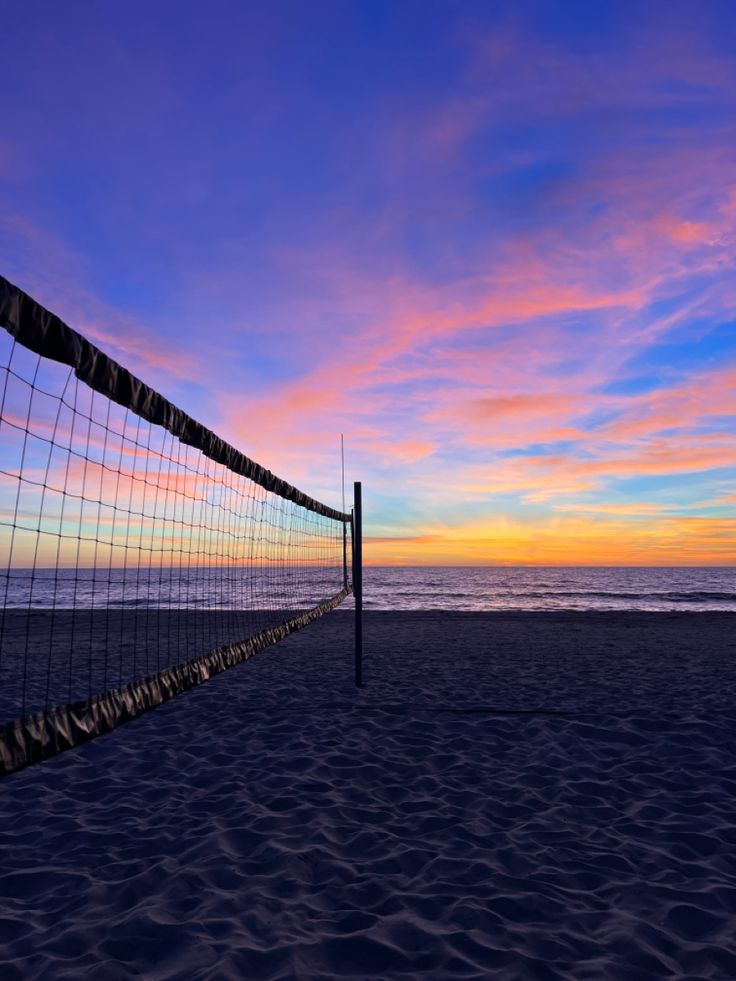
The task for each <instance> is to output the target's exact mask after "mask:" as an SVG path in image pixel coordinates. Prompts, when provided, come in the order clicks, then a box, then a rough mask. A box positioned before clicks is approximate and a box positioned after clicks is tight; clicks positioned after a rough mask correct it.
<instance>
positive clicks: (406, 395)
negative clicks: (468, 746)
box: [0, 0, 736, 565]
mask: <svg viewBox="0 0 736 981" xmlns="http://www.w3.org/2000/svg"><path fill="white" fill-rule="evenodd" d="M2 17H3V37H4V43H3V67H2V90H1V91H2V97H1V102H0V104H1V106H2V120H3V125H2V128H1V129H0V272H2V273H3V274H4V275H5V276H7V277H8V278H9V279H10V280H12V281H13V282H15V283H16V284H17V285H18V286H20V287H21V288H23V289H25V290H27V291H28V292H30V293H31V294H32V295H33V296H34V297H36V298H37V299H38V300H39V301H41V302H42V303H43V304H44V305H46V306H47V307H49V308H50V309H52V310H53V311H54V312H56V313H58V314H59V315H60V316H62V317H63V318H64V319H65V320H67V322H68V323H69V324H70V325H71V326H73V327H75V328H76V329H78V330H80V331H82V332H83V333H85V334H87V335H88V336H89V337H90V338H91V339H93V340H94V341H95V342H96V343H97V344H99V346H101V347H102V348H103V349H104V350H106V351H108V352H109V353H110V354H111V355H112V356H113V357H115V358H116V359H118V360H120V361H122V362H123V363H124V364H126V366H128V367H129V368H130V369H131V370H133V371H134V372H135V373H136V374H138V375H140V376H141V377H142V378H143V379H144V380H145V381H147V382H148V383H149V384H150V385H152V386H153V387H154V388H157V389H158V390H159V391H161V392H163V393H164V394H165V395H167V396H168V397H170V398H171V399H173V400H174V401H176V402H177V403H178V404H179V405H181V407H182V408H184V409H186V410H187V411H188V412H189V413H190V414H192V415H193V416H195V417H196V418H198V419H199V420H200V421H202V422H203V423H205V424H206V425H208V426H210V427H211V428H213V429H215V430H216V431H217V432H218V433H220V434H221V435H222V436H224V437H225V438H226V439H228V440H230V441H231V442H233V443H234V444H235V445H237V446H238V447H239V448H240V449H242V450H243V451H244V452H245V453H247V454H249V455H250V456H252V457H254V458H255V459H257V460H258V461H259V462H260V463H262V464H263V465H264V466H266V467H268V468H269V469H271V470H273V471H275V472H276V473H278V474H279V475H280V476H283V477H285V478H286V479H287V480H290V481H291V482H292V483H295V484H297V485H298V486H299V487H301V488H302V489H304V490H305V491H307V492H308V493H310V494H312V495H313V496H315V497H318V498H320V499H322V500H324V501H325V502H327V503H328V504H332V505H336V506H338V507H339V506H340V433H341V432H343V433H344V434H345V441H346V455H347V478H348V481H352V480H354V479H361V480H363V482H364V496H365V504H366V535H367V539H368V540H367V546H366V557H367V559H368V560H369V561H371V562H374V563H408V564H414V563H441V564H445V563H448V564H478V563H482V564H494V563H513V564H516V563H519V564H521V563H533V564H558V563H563V564H567V563H580V564H604V565H605V564H612V565H618V564H624V565H626V564H645V565H658V564H664V565H678V564H679V565H695V564H706V565H724V564H736V518H734V514H736V274H735V272H734V260H735V259H736V122H735V120H736V56H735V52H736V17H734V7H733V3H732V2H731V0H728V2H724V3H719V2H713V0H697V2H687V3H678V2H676V0H669V2H667V3H662V4H660V3H657V2H655V0H652V2H636V3H627V2H624V0H616V2H612V3H605V2H595V3H591V2H589V0H585V2H580V3H577V2H573V0H564V2H563V0H557V2H534V0H526V2H519V0H515V2H500V0H499V2H488V0H484V2H482V3H474V2H472V0H463V2H452V0H443V2H433V0H416V2H414V0H387V2H382V0H366V2H357V0H337V2H334V3H332V2H326V0H309V2H306V0H305V2H300V3H294V2H285V0H283V2H282V0H279V2H275V3H270V4H266V3H259V4H255V3H243V2H235V0H233V2H223V0H210V2H209V3H208V4H206V5H205V4H203V3H193V2H184V0H176V2H162V0H146V2H145V3H143V2H139V0H126V2H125V3H118V4H112V3H97V4H91V3H88V2H81V0H67V2H65V3H59V2H58V0H53V2H51V0H34V2H33V3H23V4H21V3H17V2H10V3H8V4H7V5H4V7H3V15H2Z"/></svg>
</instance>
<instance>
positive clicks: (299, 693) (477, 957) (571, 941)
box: [0, 611, 736, 981]
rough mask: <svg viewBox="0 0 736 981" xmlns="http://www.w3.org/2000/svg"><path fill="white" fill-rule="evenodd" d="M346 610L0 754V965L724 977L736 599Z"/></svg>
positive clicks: (734, 799)
mask: <svg viewBox="0 0 736 981" xmlns="http://www.w3.org/2000/svg"><path fill="white" fill-rule="evenodd" d="M351 629H352V618H351V616H350V615H349V614H347V613H344V612H340V611H338V612H336V613H333V614H331V615H330V616H328V617H325V618H324V619H323V620H321V621H319V622H318V623H316V624H314V625H312V626H311V627H309V628H308V629H307V630H305V631H303V632H302V633H300V634H297V635H294V636H293V637H290V638H288V639H287V640H286V641H284V642H282V643H281V644H279V645H278V646H276V647H274V648H272V649H270V650H268V651H265V652H262V653H261V654H259V655H257V656H256V657H255V658H253V659H252V660H250V661H248V662H246V663H245V664H243V665H241V666H239V667H238V668H235V669H233V670H232V671H229V672H227V673H226V674H224V675H222V676H220V677H218V678H216V679H214V680H213V681H211V682H209V683H208V684H206V685H204V686H202V687H201V688H199V689H196V690H194V691H192V692H189V693H187V694H186V695H183V696H180V697H179V698H177V699H175V700H174V701H172V702H170V703H168V704H166V705H164V706H162V707H161V708H159V709H157V710H155V711H154V712H151V713H149V714H148V715H146V716H143V717H141V718H140V719H138V720H136V721H135V722H132V723H130V724H128V725H126V726H124V727H122V728H121V729H119V730H117V731H115V732H113V733H111V734H109V735H107V736H104V737H102V738H101V739H98V740H96V741H94V742H92V743H89V744H86V745H85V746H83V747H80V748H79V749H76V750H73V751H71V752H69V753H66V754H63V755H62V756H59V757H57V758H55V759H53V760H50V761H48V762H46V763H44V764H41V765H39V766H35V767H31V768H29V769H28V770H25V771H23V772H21V773H18V774H15V775H12V776H10V777H8V778H6V779H5V780H4V781H2V783H0V821H1V822H2V834H1V837H0V846H1V849H2V854H0V975H1V976H2V977H3V978H4V979H5V978H23V979H25V978H39V979H41V978H43V979H54V978H69V979H72V978H74V979H78V978H80V977H82V976H89V977H94V978H103V979H107V978H111V979H112V978H128V977H138V976H141V975H143V976H145V977H147V978H161V979H164V978H259V979H277V978H284V979H285V978H301V979H310V981H311V979H329V978H335V977H353V978H393V977H397V978H399V977H407V978H413V977H425V976H426V977H436V978H488V977H489V976H493V977H500V978H581V979H587V978H590V979H594V978H595V979H597V978H606V979H607V978H620V979H626V981H631V979H639V978H641V979H647V978H660V977H679V978H729V979H732V978H734V977H736V941H734V939H733V935H734V929H733V924H734V919H735V917H736V859H735V858H734V853H735V848H734V846H736V700H735V696H736V616H734V615H732V614H663V613H660V614H642V613H631V614H619V613H615V614H606V613H598V614H547V613H540V614H528V613H525V614H506V613H498V614H470V613H468V614H461V613H455V614H447V613H400V614H396V613H394V614H392V613H368V614H367V615H366V627H365V636H366V645H365V646H366V649H365V676H366V682H367V684H366V687H365V688H364V689H363V690H361V691H356V690H355V688H354V687H353V686H352V677H351V657H352V651H351V647H350V644H351Z"/></svg>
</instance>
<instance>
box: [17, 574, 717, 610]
mask: <svg viewBox="0 0 736 981" xmlns="http://www.w3.org/2000/svg"><path fill="white" fill-rule="evenodd" d="M7 585H8V590H7V595H6V596H5V603H4V605H5V606H6V607H8V608H15V609H18V608H24V607H25V608H28V607H31V608H33V609H47V608H50V607H53V606H56V607H57V608H72V607H76V608H103V607H110V608H113V609H120V608H151V609H172V608H173V609H189V610H192V609H205V610H232V609H271V610H275V609H281V608H283V609H294V608H295V607H304V606H307V605H314V603H316V602H318V601H319V600H321V599H324V598H325V597H326V596H329V595H332V594H333V593H335V592H337V591H338V590H339V589H340V587H341V585H342V582H341V570H336V569H334V568H331V569H324V568H315V567H312V568H311V569H305V568H300V569H298V570H295V576H294V578H289V576H288V574H287V571H286V570H284V569H278V568H272V569H269V570H263V569H260V570H254V569H246V568H237V569H218V568H210V569H205V570H202V569H199V570H194V569H186V568H183V569H178V568H177V569H169V568H166V569H150V570H148V569H144V570H141V572H140V573H138V572H137V571H136V570H127V571H123V570H121V569H112V570H110V569H79V570H77V571H76V572H75V571H74V570H59V572H58V574H56V573H55V572H54V570H52V569H48V570H43V569H41V570H38V569H37V570H36V572H35V574H34V577H33V581H32V589H31V579H30V571H29V570H20V569H14V570H11V572H10V577H9V579H8V580H7ZM3 591H4V586H3V585H2V584H0V603H2V601H3ZM363 591H364V607H365V609H366V610H471V611H483V610H668V611H672V610H680V611H685V610H720V611H729V610H730V611H734V612H736V568H722V567H721V568H667V569H663V568H583V567H577V568H559V567H554V568H552V567H549V568H530V567H520V566H517V567H513V566H503V567H497V566H493V567H464V568H461V567H446V566H444V567H430V566H413V567H408V566H402V567H396V566H393V567H385V566H367V567H366V568H365V570H364V590H363Z"/></svg>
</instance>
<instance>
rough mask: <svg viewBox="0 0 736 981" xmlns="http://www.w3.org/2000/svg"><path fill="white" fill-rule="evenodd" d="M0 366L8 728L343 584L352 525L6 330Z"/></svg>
mask: <svg viewBox="0 0 736 981" xmlns="http://www.w3.org/2000/svg"><path fill="white" fill-rule="evenodd" d="M3 326H4V324H3ZM0 366H1V367H0V386H1V394H0V604H1V612H0V723H2V722H5V721H8V720H12V719H18V718H20V717H23V716H26V715H29V714H30V713H35V712H38V711H39V710H43V709H49V708H51V707H53V706H57V705H60V704H62V703H73V702H77V701H80V700H84V699H89V698H91V697H92V696H94V695H96V694H98V693H101V692H105V691H107V690H109V689H111V688H119V687H121V686H122V685H125V684H127V683H130V682H133V681H135V680H136V679H138V678H141V677H147V676H149V675H152V674H153V673H155V672H159V671H161V670H162V669H165V668H167V667H169V666H171V665H175V664H181V663H182V662H185V661H187V660H189V659H191V658H194V657H197V656H199V655H201V654H203V653H206V652H209V651H213V650H216V649H218V648H222V647H223V646H225V645H227V644H231V643H235V642H239V641H242V640H243V639H245V638H248V637H252V636H254V635H256V634H258V633H259V632H261V631H263V630H267V629H268V628H271V627H274V626H276V625H277V624H281V623H284V622H285V621H286V620H288V619H290V618H292V617H294V616H295V615H298V614H300V613H303V612H305V611H308V610H310V609H312V608H314V607H315V606H317V605H318V604H320V603H322V602H323V601H325V600H327V599H329V598H332V597H335V596H336V594H337V593H339V592H340V590H342V589H343V587H344V586H345V585H346V581H347V580H346V570H345V566H344V561H345V537H344V536H345V523H344V521H338V520H335V518H333V517H329V516H325V515H323V514H320V513H317V512H316V511H313V510H310V509H309V508H307V507H304V506H302V505H301V504H299V503H295V502H294V501H291V500H288V499H285V498H284V497H281V496H280V495H278V494H276V493H274V492H273V491H271V490H268V489H265V488H264V487H263V486H261V485H259V483H257V482H255V481H254V480H252V479H250V478H249V477H246V476H243V475H242V474H240V473H237V472H234V471H233V470H231V469H229V468H228V467H227V466H224V465H222V464H221V463H219V462H216V461H214V460H213V459H210V458H209V457H208V456H205V455H204V453H202V452H201V450H200V449H198V448H196V447H195V446H191V445H188V444H186V443H184V442H182V441H181V440H179V439H178V438H177V437H176V436H174V435H172V434H171V433H170V432H169V431H167V429H165V428H163V427H162V426H160V425H156V424H153V423H151V422H149V421H147V420H146V419H144V418H142V417H141V415H138V414H136V413H135V412H133V411H131V409H129V408H127V407H125V406H123V405H120V404H117V403H116V402H114V401H111V400H110V399H109V398H107V397H106V396H105V395H103V394H100V393H99V392H97V391H94V390H93V389H92V388H90V387H88V386H87V385H86V384H85V383H84V382H83V381H80V379H79V378H78V377H77V375H76V374H75V372H74V370H73V369H72V368H71V367H69V366H68V365H67V364H63V363H59V362H58V361H52V360H49V359H48V358H45V357H42V356H40V355H39V354H36V353H34V352H33V351H31V350H29V349H27V348H26V347H24V346H23V345H22V344H20V343H19V342H18V341H17V340H15V339H14V338H13V337H12V336H11V335H10V334H9V333H6V332H5V331H0Z"/></svg>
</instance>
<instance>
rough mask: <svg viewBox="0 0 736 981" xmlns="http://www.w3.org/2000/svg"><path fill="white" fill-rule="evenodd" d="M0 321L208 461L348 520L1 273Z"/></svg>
mask: <svg viewBox="0 0 736 981" xmlns="http://www.w3.org/2000/svg"><path fill="white" fill-rule="evenodd" d="M0 324H2V326H3V327H4V328H5V329H6V330H7V331H8V333H9V334H11V335H12V336H13V337H14V338H15V339H16V340H17V341H18V342H19V343H20V344H22V345H23V346H24V347H27V348H29V349H30V350H31V351H35V352H36V354H40V355H41V356H42V357H45V358H50V359H51V360H53V361H60V362H61V363H62V364H67V365H69V367H70V368H72V369H73V371H74V374H75V375H76V376H77V378H79V380H80V381H82V382H84V383H85V384H86V385H88V386H89V387H90V388H92V389H94V391H96V392H99V393H100V394H101V395H105V396H106V397H107V398H109V399H111V400H112V401H113V402H117V403H118V405H122V406H125V407H126V408H128V409H130V410H131V412H134V413H135V414H136V415H138V416H140V417H141V418H142V419H145V420H146V421H147V422H150V423H152V424H154V425H157V426H163V427H164V429H167V430H168V431H169V432H170V433H171V434H172V436H175V437H176V438H177V439H179V440H180V441H181V442H182V443H186V444H187V445H188V446H193V447H194V448H195V449H198V450H200V452H202V453H203V454H204V455H205V456H206V457H209V459H210V460H214V461H215V462H216V463H219V464H221V465H222V466H224V467H227V468H228V469H229V470H232V471H233V472H234V473H238V474H241V475H242V476H244V477H247V478H249V479H250V480H252V481H253V482H254V483H256V484H259V485H260V486H261V487H263V488H265V490H268V491H271V492H272V493H274V494H277V495H278V496H279V497H283V498H284V499H285V500H287V501H293V502H294V503H295V504H298V505H300V506H301V507H303V508H306V509H307V510H309V511H313V512H315V513H316V514H321V515H323V516H324V517H326V518H332V519H334V520H335V521H343V522H349V521H350V520H351V519H350V515H348V514H343V512H342V511H337V510H335V509H334V508H331V507H329V506H328V505H327V504H322V502H321V501H316V500H315V499H314V498H313V497H310V496H309V495H308V494H305V493H304V491H300V490H299V489H298V488H297V487H294V486H293V485H292V484H290V483H288V482H287V481H286V480H282V479H281V478H280V477H277V476H276V475H275V474H273V473H271V471H270V470H266V469H265V467H262V466H261V465H260V464H258V463H256V462H255V461H254V460H251V459H250V457H247V456H246V455H245V454H244V453H241V452H240V450H236V449H235V447H234V446H231V445H230V444H229V443H226V442H225V440H224V439H221V438H220V437H219V436H217V435H216V434H215V433H213V432H212V430H211V429H207V427H206V426H203V425H202V423H200V422H197V421H196V419H192V417H191V416H189V415H187V413H186V412H184V411H183V410H182V409H179V408H178V407H177V406H175V405H174V404H173V403H172V402H169V400H168V399H167V398H165V397H164V396H163V395H161V394H160V393H159V392H156V391H154V389H152V388H150V387H149V386H148V385H146V384H145V382H142V381H141V380H140V379H139V378H136V377H135V375H133V374H131V373H130V372H129V371H128V370H127V368H123V366H122V365H119V364H118V363H117V362H116V361H113V360H112V358H109V357H108V356H107V355H106V354H105V353H104V352H103V351H101V350H100V349H99V348H98V347H95V345H94V344H92V343H91V342H90V341H88V340H87V338H86V337H83V336H82V335H81V334H79V333H77V331H75V330H72V328H71V327H69V326H67V324H65V323H64V322H63V320H61V319H60V318H59V317H57V316H56V315H55V314H53V313H51V312H50V311H49V310H46V309H45V307H42V306H41V304H40V303H37V302H36V301H35V300H34V299H33V298H32V297H30V296H28V294H27V293H24V292H23V290H21V289H19V288H18V287H17V286H14V285H13V283H11V282H9V281H8V280H7V279H5V277H4V276H0Z"/></svg>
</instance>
